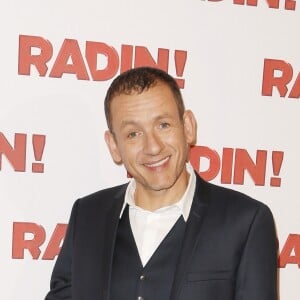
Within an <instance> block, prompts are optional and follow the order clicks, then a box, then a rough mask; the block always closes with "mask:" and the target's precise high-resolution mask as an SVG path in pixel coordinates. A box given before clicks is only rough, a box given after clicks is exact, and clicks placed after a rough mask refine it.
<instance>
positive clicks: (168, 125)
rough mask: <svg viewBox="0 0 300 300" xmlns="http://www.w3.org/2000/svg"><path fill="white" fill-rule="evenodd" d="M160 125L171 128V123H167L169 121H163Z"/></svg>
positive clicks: (162, 127)
mask: <svg viewBox="0 0 300 300" xmlns="http://www.w3.org/2000/svg"><path fill="white" fill-rule="evenodd" d="M159 127H160V128H161V129H164V128H169V127H170V124H169V123H167V122H162V123H160V124H159Z"/></svg>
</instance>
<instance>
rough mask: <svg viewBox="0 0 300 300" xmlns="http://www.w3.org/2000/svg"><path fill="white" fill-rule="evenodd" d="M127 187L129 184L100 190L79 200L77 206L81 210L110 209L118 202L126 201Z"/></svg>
mask: <svg viewBox="0 0 300 300" xmlns="http://www.w3.org/2000/svg"><path fill="white" fill-rule="evenodd" d="M127 185H128V183H126V184H122V185H118V186H114V187H110V188H106V189H103V190H99V191H97V192H94V193H92V194H89V195H87V196H84V197H81V198H79V199H77V201H76V202H75V205H77V206H78V207H80V208H85V207H86V208H93V207H95V206H97V207H99V206H101V207H103V208H104V207H110V206H111V205H114V204H115V203H116V202H119V201H122V200H124V195H125V192H126V188H127Z"/></svg>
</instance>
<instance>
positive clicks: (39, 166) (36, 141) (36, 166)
mask: <svg viewBox="0 0 300 300" xmlns="http://www.w3.org/2000/svg"><path fill="white" fill-rule="evenodd" d="M45 143H46V136H45V135H39V134H33V135H32V145H33V153H34V158H35V160H36V161H37V162H34V163H32V172H33V173H44V164H43V163H41V161H42V157H43V153H44V148H45Z"/></svg>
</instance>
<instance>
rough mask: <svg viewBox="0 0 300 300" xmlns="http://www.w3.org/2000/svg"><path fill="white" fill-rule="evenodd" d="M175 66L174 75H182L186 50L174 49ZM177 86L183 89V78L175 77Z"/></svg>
mask: <svg viewBox="0 0 300 300" xmlns="http://www.w3.org/2000/svg"><path fill="white" fill-rule="evenodd" d="M174 58H175V68H176V75H177V76H178V77H182V76H183V72H184V67H185V63H186V59H187V52H186V51H183V50H175V55H174ZM176 81H177V84H178V86H179V87H180V88H181V89H183V88H184V83H185V80H184V79H183V78H176Z"/></svg>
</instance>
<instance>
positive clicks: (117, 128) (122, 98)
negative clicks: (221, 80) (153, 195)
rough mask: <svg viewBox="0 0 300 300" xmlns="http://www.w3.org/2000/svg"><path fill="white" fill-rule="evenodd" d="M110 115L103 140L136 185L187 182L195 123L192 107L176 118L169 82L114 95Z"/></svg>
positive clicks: (157, 187)
mask: <svg viewBox="0 0 300 300" xmlns="http://www.w3.org/2000/svg"><path fill="white" fill-rule="evenodd" d="M111 116H112V131H113V134H112V133H110V132H109V131H107V132H106V134H105V138H106V142H107V144H108V147H109V149H110V152H111V155H112V157H113V159H114V161H115V162H117V163H123V164H124V165H125V167H126V169H127V171H128V172H129V173H130V174H131V176H133V177H134V178H135V180H136V183H137V189H142V190H150V191H161V190H168V189H176V188H178V187H182V182H187V173H186V169H185V163H186V161H187V159H188V153H189V144H190V143H192V142H194V138H195V134H196V132H195V131H196V128H195V127H196V125H195V120H194V117H193V114H192V112H191V111H186V112H185V113H184V116H183V120H181V119H180V118H179V113H178V108H177V105H176V102H175V99H174V96H173V94H172V92H171V90H170V88H169V87H168V86H166V85H164V84H161V83H158V84H157V85H155V86H154V87H152V88H150V89H149V90H147V91H145V92H143V93H141V94H136V93H133V94H131V95H125V94H122V95H118V96H116V97H115V98H113V100H112V103H111ZM179 192H180V191H179Z"/></svg>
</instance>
